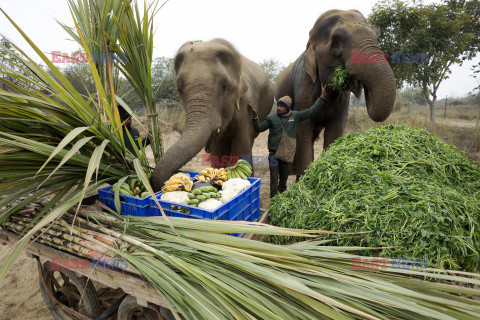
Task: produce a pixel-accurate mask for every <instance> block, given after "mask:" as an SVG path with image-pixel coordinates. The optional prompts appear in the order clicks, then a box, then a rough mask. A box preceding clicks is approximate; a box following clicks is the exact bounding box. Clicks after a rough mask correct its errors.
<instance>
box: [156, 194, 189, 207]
mask: <svg viewBox="0 0 480 320" xmlns="http://www.w3.org/2000/svg"><path fill="white" fill-rule="evenodd" d="M187 195H188V192H187V191H171V192H167V193H164V194H162V196H161V197H160V200H162V201H168V202H175V203H181V204H187V203H188V201H189V200H190V199H189V198H188V196H187Z"/></svg>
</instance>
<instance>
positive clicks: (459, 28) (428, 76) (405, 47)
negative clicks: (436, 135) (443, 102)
mask: <svg viewBox="0 0 480 320" xmlns="http://www.w3.org/2000/svg"><path fill="white" fill-rule="evenodd" d="M467 2H468V7H466V6H462V5H466V3H467ZM470 2H472V1H470ZM470 2H469V1H451V4H450V2H446V5H439V4H430V5H423V4H415V5H414V6H409V5H407V3H406V2H404V1H401V0H385V1H381V2H379V3H378V4H377V6H376V7H375V8H374V10H373V12H372V14H371V15H370V16H369V21H370V22H371V23H372V24H373V25H375V26H376V27H378V29H379V31H380V39H379V43H380V46H381V47H382V49H383V50H384V51H386V52H390V53H393V54H390V56H389V59H390V62H391V64H392V69H393V71H394V74H395V77H396V79H397V86H398V87H402V86H403V85H404V84H410V85H412V86H415V87H419V88H420V89H421V90H422V93H423V95H424V96H425V99H426V100H427V102H428V105H429V107H430V121H431V122H434V121H435V101H436V100H437V90H438V87H439V86H440V84H441V83H442V81H443V80H445V79H447V78H448V74H449V73H450V72H451V71H450V67H451V66H452V65H453V64H454V63H458V64H460V65H461V64H462V63H463V62H464V61H465V60H468V59H472V58H473V57H474V55H475V50H478V48H479V40H478V37H477V33H478V32H479V31H478V30H477V29H476V28H478V26H479V24H480V23H479V22H478V21H475V18H476V14H477V13H476V11H475V10H476V9H475V8H473V7H474V6H473V5H472V4H471V3H470ZM473 2H478V1H473ZM414 3H415V2H414ZM454 3H455V4H454ZM472 25H474V26H477V27H476V28H475V27H472ZM399 56H400V59H399ZM419 56H420V57H421V58H422V59H421V60H423V61H420V62H415V61H414V60H415V59H414V58H416V57H419Z"/></svg>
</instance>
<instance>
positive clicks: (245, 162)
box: [237, 159, 252, 170]
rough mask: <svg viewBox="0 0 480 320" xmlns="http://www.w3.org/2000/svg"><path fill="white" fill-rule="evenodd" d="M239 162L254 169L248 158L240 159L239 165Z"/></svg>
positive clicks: (238, 162)
mask: <svg viewBox="0 0 480 320" xmlns="http://www.w3.org/2000/svg"><path fill="white" fill-rule="evenodd" d="M239 164H243V165H245V166H246V167H248V168H249V169H250V170H252V165H251V164H250V162H248V161H246V160H243V159H240V160H238V161H237V165H239Z"/></svg>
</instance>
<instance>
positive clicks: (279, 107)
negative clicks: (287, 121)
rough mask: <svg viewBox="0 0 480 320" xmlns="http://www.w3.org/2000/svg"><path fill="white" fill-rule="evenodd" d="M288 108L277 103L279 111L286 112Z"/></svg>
mask: <svg viewBox="0 0 480 320" xmlns="http://www.w3.org/2000/svg"><path fill="white" fill-rule="evenodd" d="M285 111H287V109H286V108H285V107H284V106H281V105H279V104H277V113H284V112H285Z"/></svg>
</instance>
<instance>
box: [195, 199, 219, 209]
mask: <svg viewBox="0 0 480 320" xmlns="http://www.w3.org/2000/svg"><path fill="white" fill-rule="evenodd" d="M221 205H222V203H221V202H220V201H218V200H217V199H212V198H210V199H207V200H205V201H202V202H200V203H199V204H198V207H199V208H200V209H205V210H210V211H212V210H215V209H217V208H218V207H220V206H221Z"/></svg>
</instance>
